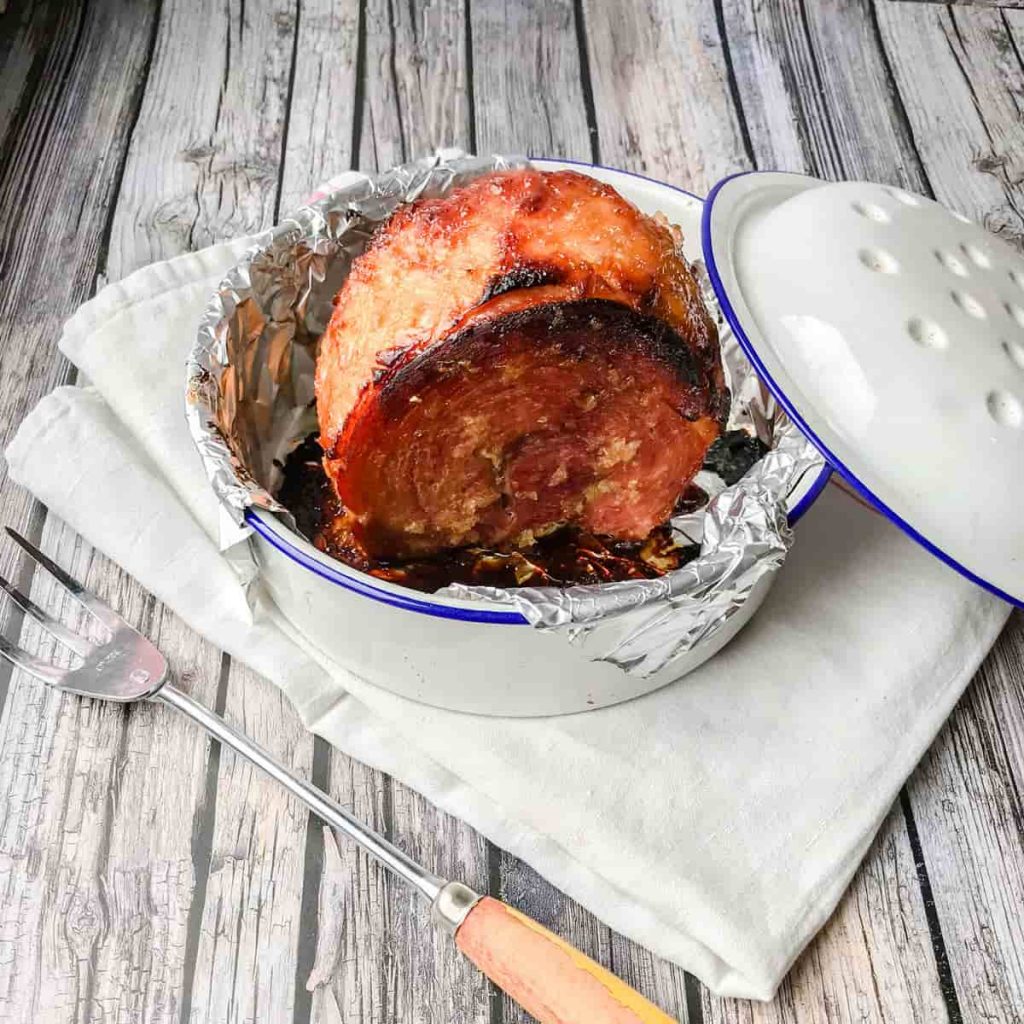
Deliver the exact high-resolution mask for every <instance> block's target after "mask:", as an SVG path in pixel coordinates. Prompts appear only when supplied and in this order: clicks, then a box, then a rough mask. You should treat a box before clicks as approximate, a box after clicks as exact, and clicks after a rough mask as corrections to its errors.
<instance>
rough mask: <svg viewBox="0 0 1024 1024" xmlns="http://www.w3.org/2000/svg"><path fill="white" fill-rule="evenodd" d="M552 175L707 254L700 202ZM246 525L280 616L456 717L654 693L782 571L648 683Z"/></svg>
mask: <svg viewBox="0 0 1024 1024" xmlns="http://www.w3.org/2000/svg"><path fill="white" fill-rule="evenodd" d="M532 162H533V163H534V164H535V165H536V166H538V167H541V168H543V169H546V170H556V169H559V168H566V167H572V168H574V169H576V170H579V171H581V172H582V173H585V174H589V175H591V176H592V177H595V178H597V179H599V180H601V181H605V182H607V183H609V184H611V185H613V186H614V187H615V188H616V189H618V191H619V192H620V193H622V195H624V196H625V197H626V198H628V199H630V200H631V201H632V202H634V203H635V204H636V205H637V206H638V207H639V208H640V209H641V210H643V211H644V212H646V213H651V214H653V213H657V212H659V211H660V212H662V213H664V214H665V215H666V216H667V217H668V219H669V220H670V221H672V222H673V223H675V224H678V225H679V226H680V227H681V228H682V229H683V232H684V235H685V239H686V244H685V250H686V253H687V256H688V257H689V258H690V259H691V260H692V259H700V258H701V255H702V254H701V250H700V233H701V215H702V212H703V206H704V204H703V202H702V201H701V200H700V199H698V198H697V197H695V196H692V195H690V194H689V193H687V192H684V191H682V190H680V189H676V188H673V187H671V186H669V185H664V184H661V183H659V182H656V181H652V180H650V179H647V178H643V177H640V176H637V175H633V174H629V173H626V172H623V171H617V170H612V169H609V168H603V167H594V166H591V165H582V164H573V163H568V162H564V161H553V160H534V161H532ZM830 472H831V470H830V469H829V468H827V467H826V468H824V469H822V470H821V471H820V472H819V473H818V474H816V475H810V476H808V477H805V478H804V479H803V480H802V481H801V483H800V485H799V486H798V487H797V488H796V490H795V491H794V492H793V493H792V494H791V495H790V496H789V500H788V505H787V508H788V515H789V520H790V522H791V523H795V522H796V521H797V520H798V519H799V518H800V516H801V515H803V513H804V512H805V511H806V510H807V509H808V508H809V507H810V505H811V504H812V503H813V502H814V500H815V499H816V498H817V496H818V494H819V493H820V491H821V489H822V487H823V486H824V485H825V483H826V482H827V480H828V476H829V474H830ZM246 518H247V521H248V523H249V525H250V526H251V527H252V529H253V532H254V537H253V547H254V551H255V555H256V559H257V562H258V564H259V568H260V575H261V579H262V581H263V583H264V585H265V587H266V589H267V591H268V593H269V595H270V597H271V598H272V599H273V601H274V603H275V604H276V605H277V607H278V609H279V610H280V612H281V613H282V614H283V615H284V617H285V618H286V619H288V620H289V622H290V623H292V625H293V626H294V627H295V628H296V629H298V630H299V631H300V632H301V633H302V634H303V635H304V636H305V637H306V639H307V640H309V641H310V642H311V643H313V644H314V645H316V646H317V647H319V648H320V649H321V650H322V651H324V652H325V653H327V654H328V655H329V656H330V657H331V658H333V659H334V660H336V661H338V662H339V663H340V664H342V665H343V666H344V667H345V668H347V669H349V670H350V671H352V672H354V673H356V674H357V675H359V676H361V677H362V678H363V679H366V680H368V681H370V682H372V683H375V684H377V685H379V686H381V687H383V688H385V689H388V690H391V691H393V692H395V693H398V694H401V695H402V696H405V697H409V698H412V699H413V700H418V701H422V702H424V703H427V704H434V705H438V706H443V707H447V708H451V709H454V710H459V711H467V712H475V713H479V714H489V715H510V716H524V717H525V716H540V715H553V714H565V713H570V712H577V711H585V710H590V709H593V708H598V707H603V706H606V705H609V704H615V703H618V702H620V701H624V700H628V699H630V698H632V697H636V696H639V695H640V694H643V693H648V692H650V691H652V690H655V689H657V688H659V687H661V686H663V685H665V684H666V683H668V682H671V681H672V680H674V679H678V678H679V677H681V676H683V675H685V674H686V673H687V672H690V671H692V670H693V669H695V668H696V667H697V666H698V665H700V664H702V663H703V662H704V661H706V660H707V659H708V658H710V657H711V656H712V655H713V654H715V653H716V652H717V651H718V650H720V649H721V648H722V647H723V646H724V645H725V644H726V643H728V641H729V640H731V639H732V637H733V636H735V634H736V633H737V632H738V631H739V630H740V629H741V628H742V626H743V625H744V624H745V623H746V622H747V621H748V620H749V619H750V617H751V616H752V615H753V614H754V612H755V611H756V610H757V608H758V607H759V606H760V604H761V602H762V601H763V600H764V597H765V595H766V594H767V592H768V590H769V588H770V586H771V583H772V581H773V579H774V572H769V573H768V574H766V575H765V576H764V577H763V578H762V579H761V580H760V581H759V583H758V584H757V585H756V586H755V587H754V589H753V590H752V591H751V592H750V594H749V596H748V598H747V600H746V601H745V603H744V604H743V605H742V606H741V607H740V608H739V609H737V610H736V611H735V613H734V614H733V615H732V616H731V617H730V618H729V619H728V620H727V621H726V622H725V623H724V624H723V625H722V626H721V627H720V628H718V629H717V630H716V631H715V632H714V633H713V634H712V635H710V636H709V637H708V638H707V639H706V640H704V641H703V642H701V643H698V644H697V645H696V646H695V647H694V648H693V649H692V650H690V651H689V652H688V653H687V654H685V655H683V656H682V657H680V658H678V659H677V660H675V661H674V662H673V663H672V665H671V666H670V667H669V668H666V669H664V670H662V671H661V672H659V673H656V674H654V675H651V676H648V677H646V678H640V677H639V676H634V675H629V674H627V673H625V672H624V671H622V670H621V669H619V668H617V667H616V666H613V665H610V664H607V663H603V662H593V661H591V660H589V658H590V656H591V652H589V651H588V649H587V646H586V643H585V642H584V643H582V644H579V645H570V644H568V643H566V642H565V640H564V638H562V637H559V636H555V635H552V634H550V633H545V632H542V631H539V630H537V629H534V628H532V627H530V626H529V625H528V624H527V623H526V620H525V619H524V618H523V617H522V616H521V615H520V614H519V613H518V612H517V611H514V610H510V609H509V607H508V606H507V605H501V604H497V603H489V602H486V601H463V600H458V599H454V598H447V597H438V596H434V595H431V594H423V593H420V592H417V591H412V590H409V589H406V588H404V587H400V586H397V585H394V584H390V583H387V582H385V581H382V580H378V579H376V578H375V577H371V576H368V575H366V574H364V573H361V572H358V571H357V570H355V569H352V568H350V567H348V566H347V565H345V564H343V563H341V562H338V561H336V560H334V559H332V558H329V557H328V556H326V555H324V554H322V553H321V552H319V551H317V549H316V548H314V547H313V545H311V544H309V543H308V542H307V541H306V540H304V539H303V538H302V537H300V536H299V535H297V534H296V533H294V532H293V531H291V530H289V529H288V528H287V527H286V526H285V525H284V524H283V523H282V522H281V521H280V520H279V519H277V517H276V516H274V515H273V514H272V513H269V512H265V511H262V510H260V509H258V508H255V507H251V508H249V510H248V511H247V513H246Z"/></svg>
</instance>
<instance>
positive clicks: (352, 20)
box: [279, 0, 360, 214]
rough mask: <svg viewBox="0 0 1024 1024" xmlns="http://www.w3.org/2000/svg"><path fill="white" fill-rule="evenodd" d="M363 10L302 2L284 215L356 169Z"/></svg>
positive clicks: (348, 2)
mask: <svg viewBox="0 0 1024 1024" xmlns="http://www.w3.org/2000/svg"><path fill="white" fill-rule="evenodd" d="M359 10H360V2H359V0H304V2H303V3H302V4H301V5H300V7H299V9H298V31H297V36H296V40H295V53H296V61H295V64H294V67H293V68H292V74H293V76H294V80H293V83H292V90H291V105H290V106H289V108H288V137H287V145H286V149H285V154H284V172H283V174H282V175H281V198H280V203H279V206H280V209H281V211H282V212H283V213H285V214H287V212H288V211H289V210H293V209H295V208H296V207H298V206H299V204H300V203H302V201H303V200H304V199H305V198H306V197H307V196H308V195H309V193H310V192H312V191H313V190H314V189H315V188H316V187H317V186H318V185H321V184H323V182H325V181H327V180H328V179H329V178H332V177H334V175H336V174H340V173H341V172H342V171H347V170H348V169H349V168H350V167H352V166H353V165H354V163H355V152H354V144H355V137H354V131H353V129H354V112H355V106H356V100H357V86H356V72H357V65H358V54H359V25H360V16H359Z"/></svg>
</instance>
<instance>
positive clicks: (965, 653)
mask: <svg viewBox="0 0 1024 1024" xmlns="http://www.w3.org/2000/svg"><path fill="white" fill-rule="evenodd" d="M245 247H246V240H244V239H243V240H240V241H239V242H236V243H232V244H229V245H220V246H215V247H213V248H210V249H207V250H205V251H204V252H201V253H194V254H190V255H187V256H184V257H181V258H179V259H175V260H172V261H170V262H168V263H163V264H159V265H157V266H152V267H148V268H146V269H144V270H142V271H139V272H138V273H136V274H133V275H132V276H131V277H129V278H127V279H126V280H124V281H122V282H121V283H120V284H115V285H111V286H110V287H108V288H106V289H104V291H103V292H102V293H101V294H100V295H98V296H97V297H96V298H95V299H94V300H93V301H91V302H89V303H87V304H86V305H85V306H83V307H82V308H81V309H80V310H79V311H78V313H76V315H75V316H74V317H73V318H72V319H71V320H70V321H69V323H68V324H67V326H66V328H65V331H64V336H63V338H62V339H61V348H62V349H63V351H64V352H65V353H66V355H67V356H68V357H69V358H70V359H71V360H72V361H73V362H74V363H75V364H76V365H77V366H78V367H79V368H80V369H81V370H82V371H83V373H84V375H85V376H86V377H87V378H88V379H89V380H90V381H91V382H92V386H91V387H83V388H61V389H59V390H58V391H56V392H54V393H53V394H52V395H50V396H48V397H47V398H45V399H44V400H43V401H42V402H40V404H39V406H38V407H37V408H36V409H35V410H34V411H33V412H32V413H31V414H30V415H29V417H28V418H27V419H26V420H25V422H24V424H23V426H22V427H21V429H20V431H19V433H18V434H17V436H16V437H15V439H14V441H13V442H12V443H11V445H10V447H9V449H8V451H7V459H8V462H9V466H10V472H11V475H12V476H13V478H14V479H15V480H17V481H18V482H20V483H22V484H23V485H24V486H26V487H27V488H29V489H30V490H31V491H32V492H33V493H34V494H36V495H37V496H38V497H39V498H40V499H41V500H42V501H43V502H45V504H46V505H48V506H49V507H50V508H51V509H52V510H53V511H54V512H55V513H57V514H58V515H59V516H61V517H62V518H63V519H64V520H66V521H67V522H68V523H69V524H71V525H72V526H73V527H74V528H75V529H77V530H78V531H80V532H81V534H82V535H83V536H84V537H85V538H86V539H87V540H88V541H89V542H90V543H91V544H93V545H94V546H96V547H97V548H99V549H100V550H102V551H104V552H105V553H106V554H107V555H109V556H110V557H111V558H113V559H114V560H115V561H117V562H119V563H120V564H121V565H122V566H124V568H125V569H127V570H128V571H129V572H130V573H132V574H133V575H134V576H135V577H137V578H138V580H139V581H140V582H141V583H142V584H143V585H144V586H145V587H147V588H148V589H149V590H151V591H152V592H153V593H154V594H156V595H157V597H159V598H160V599H161V600H162V601H164V602H165V603H166V604H168V605H169V606H170V607H171V608H173V609H174V610H175V611H176V612H177V613H178V614H179V615H181V616H182V618H183V619H185V620H186V621H187V622H188V623H189V624H190V625H191V626H192V627H194V628H195V629H196V630H198V631H199V632H200V633H202V634H203V635H204V636H206V637H207V638H209V639H210V640H211V641H212V642H213V643H215V644H217V645H219V646H220V647H222V648H223V649H225V650H227V651H228V652H229V653H230V654H231V655H232V656H233V657H235V658H238V659H240V660H241V661H243V662H246V663H248V664H249V665H251V666H252V667H253V668H255V669H256V670H258V671H259V672H262V673H263V674H264V675H266V676H267V677H269V678H270V679H272V680H273V681H274V682H276V683H277V684H278V685H279V686H280V687H281V688H282V689H283V690H284V691H285V692H286V693H287V694H288V695H289V697H290V698H291V699H292V700H293V701H294V703H295V705H296V707H297V708H298V710H299V712H300V714H301V715H302V717H303V720H304V721H305V723H306V724H307V725H308V727H309V728H310V729H312V730H314V731H315V732H317V733H319V734H320V735H322V736H324V737H326V738H327V739H328V740H329V741H330V742H331V743H333V744H334V745H335V746H337V747H339V748H340V749H342V750H344V751H346V752H347V753H350V754H352V755H354V756H355V757H357V758H360V759H362V760H364V761H366V762H368V763H370V764H372V765H374V766H376V767H378V768H382V769H384V770H385V771H388V772H390V773H392V774H393V775H394V776H395V777H396V778H398V779H400V780H401V781H402V782H404V783H406V784H408V785H410V786H412V787H414V788H415V789H417V790H419V791H420V792H421V793H423V794H425V795H426V796H427V797H428V798H430V799H431V800H432V801H434V802H435V803H436V804H438V805H439V806H440V807H442V808H444V809H445V810H446V811H449V812H451V813H452V814H455V815H458V816H459V817H461V818H463V819H465V820H466V821H468V822H470V823H471V824H472V825H473V826H474V827H476V828H477V829H479V830H480V831H482V832H483V833H484V834H485V835H487V836H488V837H489V838H490V839H491V840H493V841H494V842H495V843H497V844H499V845H500V846H502V847H504V848H505V849H507V850H510V851H511V852H512V853H514V854H516V855H517V856H519V857H521V858H523V859H524V860H526V861H527V862H528V863H529V864H531V865H533V866H534V867H535V868H536V869H537V870H538V871H540V872H541V873H542V874H544V875H545V876H546V877H547V878H549V879H550V880H551V881H552V882H553V883H554V884H556V885H558V886H559V887H560V888H562V889H563V890H564V891H565V892H567V893H568V894H569V895H570V896H572V897H574V898H575V899H577V900H579V901H580V902H581V903H583V904H584V905H585V906H586V907H588V908H590V909H591V910H592V911H594V912H595V913H596V914H597V915H598V916H599V917H601V918H602V919H603V920H604V921H606V922H607V923H608V924H609V925H611V926H612V927H613V928H615V929H617V930H619V931H620V932H622V933H624V934H625V935H627V936H629V937H630V938H632V939H635V940H636V941H638V942H640V943H642V944H644V945H645V946H647V947H649V948H650V949H652V950H653V951H655V952H656V953H658V954H660V955H662V956H664V957H667V958H669V959H671V960H674V961H676V962H677V963H679V964H681V965H682V966H684V967H685V968H687V969H688V970H690V971H692V972H693V973H694V974H696V975H697V976H698V977H699V978H700V979H701V980H702V981H704V982H705V983H706V984H707V985H708V986H710V988H711V989H712V990H713V991H714V992H716V993H719V994H722V995H734V996H746V997H754V998H762V999H767V998H770V997H771V995H772V994H773V992H774V990H775V988H776V986H777V985H778V983H779V981H780V980H781V978H782V976H783V975H784V974H785V972H786V970H787V969H788V967H789V965H790V964H791V963H792V961H793V960H794V958H795V957H796V955H797V954H798V953H799V952H800V950H801V949H802V948H803V946H804V945H805V944H806V943H807V941H808V940H809V939H810V938H811V936H813V934H814V933H815V931H816V930H817V929H818V928H819V927H820V926H821V925H822V924H823V923H824V921H825V920H826V918H827V917H828V915H829V914H830V912H831V911H832V909H833V907H834V906H835V904H836V902H837V901H838V899H839V897H840V895H841V894H842V892H843V890H844V888H845V887H846V885H847V883H848V882H849V880H850V878H851V876H852V874H853V872H854V870H855V868H856V866H857V864H858V862H859V861H860V859H861V857H862V856H863V854H864V852H865V850H866V848H867V846H868V844H869V842H870V840H871V838H872V836H873V834H874V832H875V830H876V829H877V827H878V825H879V824H880V822H881V820H882V818H883V817H884V815H885V813H886V811H887V810H888V808H889V806H890V805H891V803H892V801H893V799H894V798H895V796H896V795H897V793H898V790H899V787H900V786H901V784H902V782H903V780H904V779H905V777H906V776H907V774H908V773H909V772H910V771H911V769H912V768H913V766H914V764H915V762H916V761H917V760H918V759H919V758H920V756H921V754H922V753H923V752H924V750H925V749H926V747H927V746H928V744H929V742H930V741H931V739H932V738H933V736H934V735H935V733H936V732H937V730H938V728H939V726H940V725H941V723H942V721H943V719H944V718H945V717H946V715H947V714H948V713H949V711H950V709H951V708H952V707H953V704H954V703H955V701H956V699H957V697H958V696H959V695H960V693H961V691H962V690H963V688H964V686H965V685H966V683H967V682H968V680H969V679H970V678H971V676H972V674H973V673H974V671H975V669H976V668H977V666H978V664H979V662H980V661H981V659H982V657H983V655H984V654H985V652H986V651H987V650H988V648H989V646H990V645H991V643H992V642H993V641H994V639H995V638H996V636H997V634H998V632H999V630H1000V628H1001V626H1002V624H1003V622H1004V620H1005V618H1006V615H1007V608H1006V607H1005V606H1004V605H1002V604H1001V603H999V602H997V601H996V600H994V599H992V598H990V597H988V596H986V595H985V594H983V593H982V592H981V591H980V590H978V589H977V588H975V587H973V586H972V585H971V584H969V583H967V582H966V581H964V580H962V579H961V578H960V577H958V576H956V575H954V574H953V573H952V572H951V571H950V570H948V569H945V568H943V567H942V566H941V565H939V563H938V562H937V561H935V560H934V559H933V558H931V557H930V556H928V555H927V554H925V553H924V552H923V551H922V550H921V549H919V548H918V547H916V546H915V545H914V544H913V543H911V542H910V541H909V540H907V539H906V538H905V537H904V536H903V535H902V534H901V533H900V532H899V531H898V530H896V529H895V528H894V527H892V526H890V525H889V524H888V523H886V522H885V521H884V520H882V519H881V518H880V517H877V516H875V515H873V514H872V513H870V512H868V511H866V510H864V509H863V508H861V507H859V506H858V505H857V504H856V503H855V502H854V501H852V500H850V499H849V498H847V497H846V496H844V495H842V494H840V493H838V492H837V491H836V490H835V489H834V488H829V489H826V492H825V494H824V495H823V496H822V498H821V500H820V501H819V502H818V504H817V505H816V506H815V507H814V508H813V509H812V510H811V512H810V513H809V514H808V515H807V517H806V519H805V520H804V521H803V522H801V523H800V524H799V526H798V528H797V536H796V544H795V546H794V549H793V551H792V554H791V556H790V558H789V562H788V563H787V565H786V566H785V568H784V569H783V572H782V574H781V576H780V578H779V580H778V582H777V583H776V586H775V588H774V590H773V592H772V593H771V594H770V595H769V597H768V600H767V601H766V603H765V605H764V607H763V609H762V610H761V611H760V613H759V614H758V615H757V616H756V617H755V619H754V620H753V622H752V623H751V624H750V625H748V626H747V627H746V629H745V630H744V631H743V632H742V633H741V634H740V635H739V637H738V638H737V639H736V640H734V641H733V642H732V644H730V645H729V646H728V647H727V648H726V649H725V650H724V651H723V652H722V653H721V654H719V655H718V656H717V657H715V658H714V659H712V660H711V661H710V662H709V663H708V664H707V665H705V666H704V667H703V668H701V669H700V670H699V671H697V672H695V673H694V674H692V675H690V676H688V677H687V678H685V679H683V680H681V681H679V682H677V683H675V684H673V685H671V686H668V687H666V688H664V689H662V690H660V691H658V692H656V693H653V694H650V695H649V696H647V697H643V698H641V699H639V700H635V701H633V702H631V703H628V704H625V705H620V706H618V707H614V708H608V709H604V710H600V711H593V712H589V713H587V714H582V715H575V716H570V717H562V718H552V719H539V720H538V719H532V720H510V719H494V718H474V719H472V720H467V716H463V715H458V714H454V713H451V712H445V711H440V710H436V709H433V708H428V707H425V706H422V705H418V704H414V703H411V702H409V701H406V700H403V699H401V698H398V697H395V696H393V695H391V694H389V693H387V692H385V691H383V690H380V689H377V688H375V687H373V686H370V685H368V684H367V683H365V682H362V681H361V680H358V679H355V678H353V677H352V676H350V675H349V674H347V673H346V672H345V671H344V670H342V669H341V668H339V667H337V666H333V665H330V664H328V663H325V662H323V661H322V660H318V657H319V656H318V655H316V653H315V652H312V651H309V650H308V649H306V648H304V647H303V646H302V645H301V644H300V643H299V642H297V641H296V640H295V638H294V637H292V636H289V635H286V632H285V630H284V629H283V628H282V627H281V626H280V624H277V623H275V621H273V620H272V619H271V618H269V617H266V616H264V617H262V618H261V619H260V621H258V622H256V623H253V622H251V621H250V617H249V613H248V608H247V605H246V602H245V600H244V599H243V594H242V591H241V588H240V586H239V584H238V582H237V579H236V577H235V575H234V573H233V571H232V569H231V568H230V567H229V566H228V565H227V563H226V562H225V560H224V559H223V558H222V557H221V556H220V554H219V552H218V549H217V545H216V542H215V540H214V538H215V537H216V535H217V526H218V509H217V506H216V503H215V500H214V498H213V497H212V494H211V492H210V490H209V488H208V486H207V482H206V479H205V476H204V473H203V469H202V467H201V465H200V462H199V459H198V456H197V455H196V453H195V451H194V450H193V447H192V442H191V439H190V437H189V435H188V432H187V429H186V426H185V422H184V415H183V397H182V390H183V389H182V384H183V363H184V359H185V355H186V352H187V351H188V349H189V346H190V345H191V343H192V339H193V336H194V332H195V324H196V321H197V319H198V317H199V315H200V312H201V310H202V308H203V306H204V305H205V303H206V301H207V298H208V296H209V294H211V293H212V291H213V289H214V287H215V285H216V283H217V281H218V280H219V278H220V277H221V276H222V274H223V272H224V271H225V270H226V269H227V268H228V267H229V266H230V265H231V264H232V263H233V262H234V261H235V260H236V259H237V258H238V256H239V255H240V254H241V252H242V251H243V250H244V249H245ZM114 495H116V500H112V496H114ZM481 685H486V679H482V680H481Z"/></svg>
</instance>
